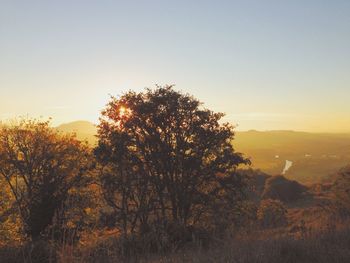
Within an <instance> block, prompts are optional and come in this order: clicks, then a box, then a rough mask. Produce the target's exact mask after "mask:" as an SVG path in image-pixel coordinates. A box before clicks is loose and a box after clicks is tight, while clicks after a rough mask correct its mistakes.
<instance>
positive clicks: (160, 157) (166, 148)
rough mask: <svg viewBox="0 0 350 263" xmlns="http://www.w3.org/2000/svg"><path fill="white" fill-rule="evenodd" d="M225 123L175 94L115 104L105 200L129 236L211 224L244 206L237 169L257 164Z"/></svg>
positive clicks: (165, 90)
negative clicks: (242, 151) (237, 146)
mask: <svg viewBox="0 0 350 263" xmlns="http://www.w3.org/2000/svg"><path fill="white" fill-rule="evenodd" d="M222 117H223V114H222V113H214V112H212V111H210V110H207V109H205V108H203V107H202V105H201V103H200V102H199V101H198V100H196V99H195V98H193V97H191V96H189V95H187V94H182V93H180V92H177V91H175V90H174V89H173V87H171V86H166V87H157V89H155V90H150V89H147V90H146V91H144V92H140V93H135V92H128V93H126V94H124V95H122V96H121V97H120V98H114V97H112V99H111V101H110V102H109V104H108V105H107V107H106V109H105V110H104V111H103V112H102V117H101V119H100V121H101V122H100V125H99V126H98V127H99V129H98V137H99V143H98V147H97V148H96V149H95V155H96V157H97V159H98V161H99V163H100V165H101V170H100V171H101V184H102V191H103V195H104V199H105V200H106V202H107V204H108V205H109V206H110V207H112V208H113V209H114V210H115V211H116V213H115V215H116V224H117V226H118V227H119V229H120V230H121V231H122V232H123V233H124V234H125V235H126V234H127V233H129V232H130V233H135V232H136V233H145V232H147V231H148V230H149V229H150V228H151V225H152V224H157V225H158V228H162V227H163V228H164V229H165V228H166V225H167V224H169V223H171V222H176V223H177V224H180V225H183V226H190V225H196V226H200V225H203V224H204V225H205V224H210V221H208V220H211V219H214V218H216V219H217V218H218V215H217V214H215V213H216V212H218V211H223V210H226V211H232V209H233V208H234V207H235V206H236V205H237V202H238V201H239V200H240V199H241V197H242V193H243V188H244V185H245V183H244V180H243V178H242V176H240V175H239V174H238V173H237V171H236V170H237V166H238V165H240V164H247V163H249V161H248V160H246V159H245V158H243V157H242V155H241V154H239V153H236V152H235V151H234V149H233V147H232V144H231V141H232V139H233V137H234V131H233V127H232V126H231V125H229V124H227V123H225V124H220V119H221V118H222ZM202 219H205V220H202Z"/></svg>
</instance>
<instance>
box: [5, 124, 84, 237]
mask: <svg viewBox="0 0 350 263" xmlns="http://www.w3.org/2000/svg"><path fill="white" fill-rule="evenodd" d="M89 160H90V159H89V153H88V148H87V146H86V145H85V144H83V143H81V142H80V141H78V140H76V139H75V136H74V135H63V134H60V133H59V132H58V131H56V130H54V129H52V128H50V126H49V122H41V121H37V120H25V119H24V120H20V121H19V122H17V123H15V124H14V125H11V126H3V127H2V128H1V131H0V176H2V177H3V179H4V180H5V181H6V183H7V185H8V186H9V188H10V190H11V194H12V196H13V198H14V202H15V206H16V208H17V210H18V212H19V215H20V218H21V221H22V223H23V227H24V231H25V234H26V235H27V236H29V237H30V238H32V239H37V238H38V237H40V235H41V234H42V233H43V232H44V231H45V230H46V229H47V228H48V226H50V225H51V223H52V220H53V218H54V216H55V215H56V214H58V211H59V210H60V209H61V208H62V207H64V203H65V201H66V199H67V198H68V196H69V191H70V190H72V189H73V188H74V187H77V186H78V185H81V184H83V183H84V174H85V172H86V170H87V169H88V166H89V163H90V161H89ZM61 214H62V211H61Z"/></svg>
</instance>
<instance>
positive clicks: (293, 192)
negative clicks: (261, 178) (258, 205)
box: [262, 175, 307, 202]
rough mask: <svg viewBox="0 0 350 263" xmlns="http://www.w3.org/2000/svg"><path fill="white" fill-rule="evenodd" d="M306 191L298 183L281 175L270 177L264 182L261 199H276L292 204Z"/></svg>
mask: <svg viewBox="0 0 350 263" xmlns="http://www.w3.org/2000/svg"><path fill="white" fill-rule="evenodd" d="M306 189H307V188H306V187H305V186H303V185H301V184H299V183H298V182H296V181H292V180H288V179H286V178H285V177H283V176H281V175H279V176H272V177H270V178H268V179H267V180H266V183H265V189H264V192H263V193H262V198H264V199H278V200H281V201H282V202H292V201H296V200H297V199H299V198H300V196H301V194H302V193H303V192H305V191H306Z"/></svg>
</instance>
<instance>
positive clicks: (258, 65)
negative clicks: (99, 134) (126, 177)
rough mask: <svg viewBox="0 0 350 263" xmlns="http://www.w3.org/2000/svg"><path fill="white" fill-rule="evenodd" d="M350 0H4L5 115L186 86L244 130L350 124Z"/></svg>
mask: <svg viewBox="0 0 350 263" xmlns="http://www.w3.org/2000/svg"><path fill="white" fill-rule="evenodd" d="M349 10H350V2H349V1H343V0H337V1H323V0H310V1H307V2H306V1H283V3H282V2H280V1H277V0H270V1H264V2H262V1H258V0H251V1H220V4H218V3H216V4H214V3H213V2H211V1H191V2H188V1H176V3H175V2H166V1H147V2H146V1H139V2H133V3H129V2H128V3H126V2H121V1H109V0H105V1H98V2H97V1H82V0H77V1H68V0H63V1H57V2H54V1H50V2H48V1H43V0H34V1H19V0H11V1H7V0H5V1H1V4H0V57H1V60H0V91H1V97H0V120H6V119H9V118H14V117H16V116H26V115H28V116H30V117H39V116H43V117H44V118H48V117H52V118H53V124H54V125H56V126H57V125H59V124H62V123H69V122H71V121H75V120H88V121H90V122H94V123H96V122H97V120H98V117H99V113H100V111H101V110H102V109H103V107H104V105H105V104H106V103H107V102H108V100H109V94H112V95H114V96H118V95H120V94H121V93H123V92H126V91H127V90H129V89H132V90H136V91H140V90H141V89H143V88H144V87H154V84H160V85H165V84H176V89H178V90H182V91H184V92H186V93H190V94H192V95H194V96H195V97H196V98H198V99H200V100H201V101H202V102H204V105H205V106H206V107H207V108H209V109H212V110H214V111H220V112H225V113H226V114H227V116H226V117H225V121H229V122H231V123H234V124H237V125H238V127H237V129H238V130H251V129H254V130H298V131H309V132H350V104H349V103H348V100H349V98H350V87H349V86H350V85H349V84H350V74H349V70H350V50H349V46H350V16H349Z"/></svg>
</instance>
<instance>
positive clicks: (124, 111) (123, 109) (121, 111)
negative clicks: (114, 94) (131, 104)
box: [119, 106, 131, 118]
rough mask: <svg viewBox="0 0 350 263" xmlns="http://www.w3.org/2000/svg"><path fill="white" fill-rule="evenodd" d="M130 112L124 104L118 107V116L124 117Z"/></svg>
mask: <svg viewBox="0 0 350 263" xmlns="http://www.w3.org/2000/svg"><path fill="white" fill-rule="evenodd" d="M130 114H131V110H130V109H129V108H126V107H124V106H120V107H119V117H121V118H124V117H126V116H129V115H130Z"/></svg>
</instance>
